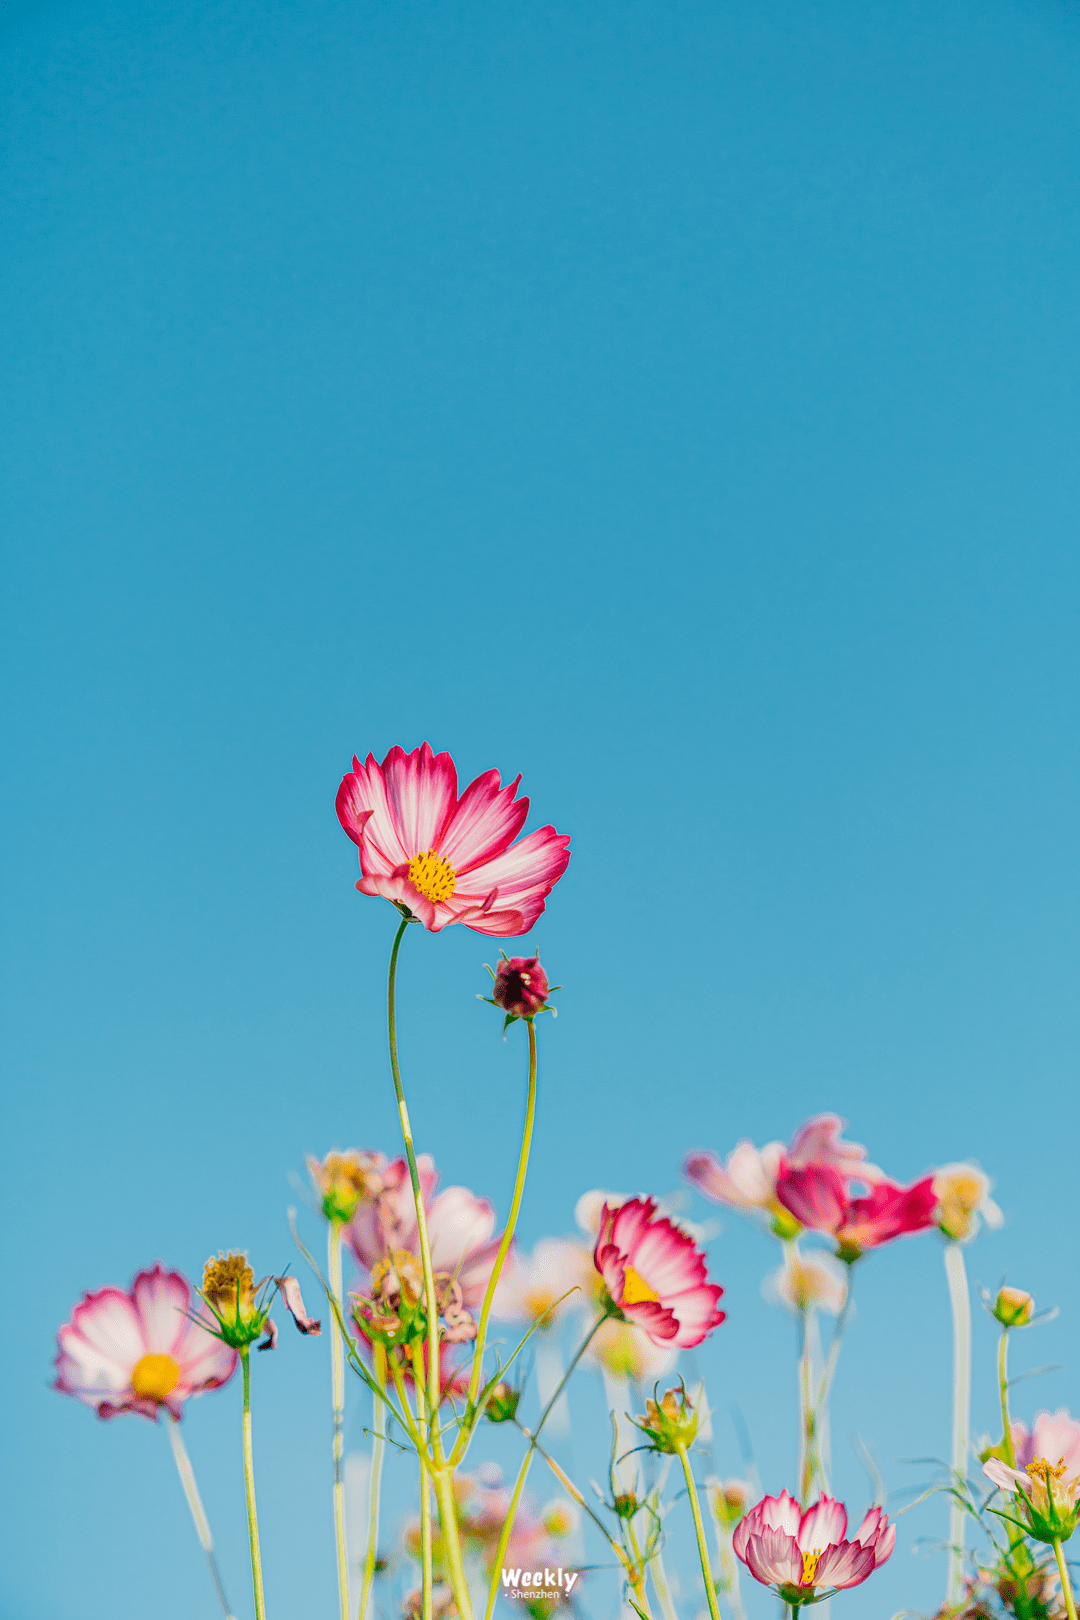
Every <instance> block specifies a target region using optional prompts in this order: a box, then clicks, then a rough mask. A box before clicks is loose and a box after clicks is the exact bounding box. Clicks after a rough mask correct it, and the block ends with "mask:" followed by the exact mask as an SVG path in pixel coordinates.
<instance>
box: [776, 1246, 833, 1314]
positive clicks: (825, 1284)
mask: <svg viewBox="0 0 1080 1620" xmlns="http://www.w3.org/2000/svg"><path fill="white" fill-rule="evenodd" d="M847 1291H848V1268H847V1267H846V1266H845V1265H844V1263H843V1261H842V1260H838V1259H837V1258H836V1257H835V1255H831V1254H823V1253H820V1252H817V1253H814V1254H806V1255H801V1254H796V1253H791V1254H788V1255H786V1256H785V1257H784V1259H783V1261H782V1262H781V1264H780V1265H779V1266H778V1267H777V1268H776V1270H775V1271H771V1272H770V1273H769V1275H768V1276H767V1277H766V1278H764V1280H763V1281H762V1284H761V1292H762V1294H763V1295H764V1297H765V1298H766V1299H767V1300H768V1301H769V1304H770V1305H783V1306H784V1307H785V1308H786V1309H787V1310H789V1311H794V1312H796V1313H798V1314H802V1313H804V1312H806V1311H811V1310H822V1311H828V1313H829V1315H830V1316H838V1315H839V1313H840V1311H841V1310H842V1309H843V1305H844V1301H845V1299H846V1298H847Z"/></svg>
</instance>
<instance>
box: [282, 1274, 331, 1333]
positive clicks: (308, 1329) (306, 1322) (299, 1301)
mask: <svg viewBox="0 0 1080 1620" xmlns="http://www.w3.org/2000/svg"><path fill="white" fill-rule="evenodd" d="M274 1280H275V1282H276V1283H277V1285H278V1293H279V1294H280V1295H281V1297H282V1299H283V1300H284V1301H285V1308H286V1309H287V1311H288V1312H289V1315H290V1316H291V1317H292V1319H293V1321H294V1322H295V1323H296V1325H297V1327H298V1328H299V1329H300V1332H301V1333H314V1334H320V1333H321V1332H322V1328H321V1327H320V1326H319V1323H318V1322H316V1321H315V1320H314V1318H313V1317H310V1316H309V1315H308V1313H307V1311H306V1310H305V1309H304V1301H303V1298H302V1296H301V1293H300V1284H299V1283H298V1282H297V1280H296V1278H295V1277H276V1278H275V1279H274Z"/></svg>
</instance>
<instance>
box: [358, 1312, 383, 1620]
mask: <svg viewBox="0 0 1080 1620" xmlns="http://www.w3.org/2000/svg"><path fill="white" fill-rule="evenodd" d="M373 1359H374V1365H375V1379H376V1382H377V1383H378V1385H379V1387H380V1389H385V1388H386V1347H385V1346H384V1345H381V1344H376V1345H375V1346H374V1358H373ZM372 1404H373V1406H374V1428H375V1437H374V1439H373V1440H372V1442H371V1475H370V1477H369V1479H368V1544H367V1553H366V1555H365V1558H364V1585H363V1587H362V1589H361V1592H360V1620H365V1616H366V1614H367V1606H368V1598H369V1597H370V1596H371V1584H372V1582H373V1581H374V1579H375V1564H376V1560H377V1558H378V1547H379V1495H380V1490H381V1487H382V1465H383V1452H384V1451H385V1449H386V1441H385V1438H384V1437H385V1435H386V1403H385V1401H381V1400H380V1399H379V1397H378V1396H377V1395H376V1396H375V1397H374V1400H373V1403H372Z"/></svg>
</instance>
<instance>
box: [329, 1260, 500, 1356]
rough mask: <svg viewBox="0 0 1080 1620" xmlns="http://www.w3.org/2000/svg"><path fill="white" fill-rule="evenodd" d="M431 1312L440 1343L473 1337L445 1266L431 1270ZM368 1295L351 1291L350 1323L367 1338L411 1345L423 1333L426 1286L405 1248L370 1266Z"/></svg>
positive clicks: (458, 1292) (473, 1327) (462, 1341)
mask: <svg viewBox="0 0 1080 1620" xmlns="http://www.w3.org/2000/svg"><path fill="white" fill-rule="evenodd" d="M432 1281H433V1282H434V1284H435V1311H436V1316H437V1317H438V1318H439V1319H440V1320H439V1338H440V1340H441V1341H442V1342H443V1343H444V1344H466V1343H468V1342H470V1341H471V1340H473V1339H475V1337H476V1323H475V1322H474V1321H473V1319H472V1316H471V1315H470V1314H469V1312H468V1311H467V1310H466V1309H465V1308H464V1306H463V1304H462V1298H461V1285H460V1283H459V1282H458V1281H457V1279H456V1278H455V1277H453V1276H452V1275H451V1274H450V1272H448V1271H437V1272H435V1274H434V1276H433V1278H432ZM369 1288H370V1297H366V1296H364V1295H362V1294H353V1295H352V1296H351V1303H352V1306H353V1315H354V1318H355V1320H356V1324H357V1326H358V1327H359V1328H361V1329H362V1330H363V1332H364V1333H365V1334H366V1335H367V1336H368V1338H373V1339H381V1340H383V1341H384V1342H385V1343H386V1344H395V1345H405V1344H413V1343H416V1342H418V1341H419V1340H421V1339H424V1338H425V1337H426V1336H427V1333H428V1318H427V1303H426V1297H425V1294H426V1290H425V1287H424V1271H423V1266H422V1265H421V1262H420V1261H419V1260H418V1259H417V1257H416V1256H415V1255H414V1254H412V1253H411V1252H410V1251H409V1250H408V1249H397V1250H395V1251H394V1253H393V1254H392V1255H390V1256H389V1257H388V1258H387V1259H386V1260H380V1261H378V1262H377V1263H376V1265H374V1266H373V1267H372V1271H371V1281H370V1284H369Z"/></svg>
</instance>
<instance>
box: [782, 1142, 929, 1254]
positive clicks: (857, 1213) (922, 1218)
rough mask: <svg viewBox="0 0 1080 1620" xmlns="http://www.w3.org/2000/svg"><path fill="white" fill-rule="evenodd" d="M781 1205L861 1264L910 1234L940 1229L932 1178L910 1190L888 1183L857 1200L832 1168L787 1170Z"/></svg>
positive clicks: (873, 1186)
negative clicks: (829, 1235) (874, 1251)
mask: <svg viewBox="0 0 1080 1620" xmlns="http://www.w3.org/2000/svg"><path fill="white" fill-rule="evenodd" d="M776 1196H777V1198H778V1199H779V1201H780V1203H781V1204H782V1205H783V1206H784V1208H785V1209H786V1210H788V1212H789V1213H790V1214H791V1215H793V1216H794V1217H795V1219H796V1220H797V1221H798V1222H799V1223H800V1225H802V1226H809V1227H812V1228H813V1230H814V1231H815V1232H831V1233H832V1235H833V1237H835V1238H836V1240H837V1243H838V1245H839V1253H840V1258H841V1259H842V1260H857V1259H858V1257H859V1256H860V1255H861V1254H863V1253H864V1252H865V1251H866V1250H867V1249H876V1248H878V1247H879V1246H880V1245H881V1244H882V1243H889V1242H891V1241H892V1239H893V1238H897V1237H903V1236H904V1235H905V1234H907V1233H910V1232H925V1231H926V1230H927V1228H928V1227H931V1226H933V1225H934V1224H935V1210H936V1207H937V1197H936V1194H935V1192H934V1178H933V1176H924V1177H923V1179H922V1180H921V1181H916V1182H914V1183H913V1184H912V1185H911V1186H910V1187H902V1186H901V1185H900V1184H899V1183H898V1182H895V1181H887V1180H885V1179H884V1178H882V1180H880V1181H878V1182H875V1183H874V1184H873V1185H872V1186H871V1188H870V1191H869V1193H868V1194H867V1195H866V1196H865V1197H863V1198H853V1197H852V1195H851V1192H850V1191H849V1189H848V1186H847V1183H846V1181H845V1179H844V1176H843V1175H842V1174H841V1172H840V1171H839V1170H836V1169H834V1168H833V1167H832V1166H831V1165H816V1164H815V1165H810V1166H808V1167H807V1168H806V1169H805V1170H792V1169H789V1168H787V1167H785V1168H784V1169H783V1170H782V1171H781V1173H780V1176H779V1179H778V1180H777V1183H776Z"/></svg>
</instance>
